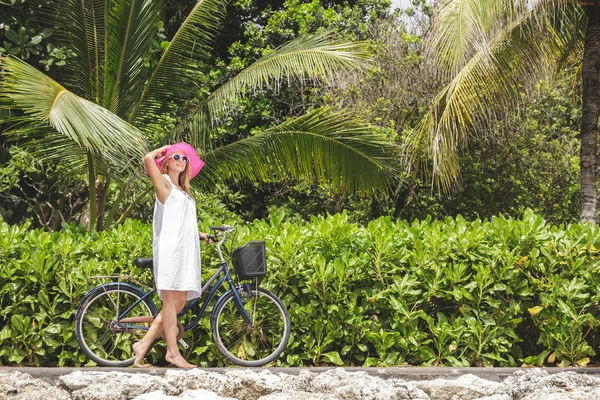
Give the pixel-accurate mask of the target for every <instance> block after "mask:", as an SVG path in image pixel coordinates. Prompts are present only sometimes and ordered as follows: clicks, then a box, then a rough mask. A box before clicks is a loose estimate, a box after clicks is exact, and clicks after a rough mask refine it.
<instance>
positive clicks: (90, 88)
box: [0, 0, 600, 366]
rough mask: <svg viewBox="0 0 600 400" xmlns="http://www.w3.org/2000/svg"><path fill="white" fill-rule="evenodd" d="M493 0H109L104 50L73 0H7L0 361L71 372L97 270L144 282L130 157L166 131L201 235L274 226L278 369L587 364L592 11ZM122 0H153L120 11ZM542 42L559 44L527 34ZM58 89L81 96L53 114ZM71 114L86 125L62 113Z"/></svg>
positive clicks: (551, 0) (147, 195)
mask: <svg viewBox="0 0 600 400" xmlns="http://www.w3.org/2000/svg"><path fill="white" fill-rule="evenodd" d="M502 1H503V0H493V1H492V0H491V1H489V2H485V5H486V6H487V7H489V8H486V9H485V10H486V12H481V13H475V14H473V12H474V11H473V10H475V8H473V7H474V6H475V5H477V4H483V3H481V2H480V1H479V0H453V1H450V2H444V4H445V5H446V8H442V9H435V8H431V7H429V6H428V5H427V4H426V2H425V1H424V0H413V1H412V4H413V6H412V7H411V9H408V10H392V9H391V5H390V2H389V0H349V1H340V0H332V1H327V2H325V1H317V0H313V1H300V0H277V1H270V2H266V1H263V0H234V1H230V2H225V1H221V0H203V1H202V2H200V3H204V5H202V4H200V3H198V2H197V1H196V0H174V1H169V2H164V3H163V2H157V1H154V0H140V1H137V2H132V1H125V0H118V1H114V2H113V3H111V4H113V5H114V9H112V11H111V12H112V14H110V18H107V19H106V21H110V23H108V22H107V24H108V25H107V26H109V28H110V29H108V31H107V32H105V34H106V35H105V37H104V36H102V35H100V36H101V37H99V38H96V39H98V40H99V41H102V40H105V39H106V46H107V49H109V51H108V52H106V53H104V52H102V51H100V50H99V52H98V59H97V60H92V58H93V57H89V54H87V55H86V51H84V50H85V49H87V48H88V47H86V46H88V45H89V44H90V42H89V40H90V38H91V37H93V35H91V36H90V35H88V36H85V35H79V34H78V33H80V31H79V29H82V25H81V23H82V21H83V20H84V19H77V18H83V17H82V15H83V14H80V13H79V11H78V10H79V8H78V7H75V6H76V5H77V4H79V3H78V2H74V1H72V0H60V1H57V2H54V1H48V0H27V1H25V0H11V1H8V2H6V1H5V2H0V71H1V72H0V85H2V86H0V364H1V365H7V364H26V365H61V366H63V365H65V366H67V365H68V366H71V365H72V366H79V365H85V364H86V363H87V360H85V358H84V356H83V354H82V352H81V351H80V350H79V349H78V346H77V343H76V340H75V337H74V329H73V317H74V313H75V309H76V307H77V305H78V303H79V301H80V299H81V298H82V296H83V295H84V294H85V292H86V291H87V290H88V289H89V288H90V287H91V286H92V285H95V284H96V283H97V282H88V281H87V278H88V277H89V276H93V275H100V274H111V273H125V274H130V273H131V274H133V275H135V276H138V277H139V279H140V280H142V281H144V282H146V283H151V277H150V276H149V274H148V273H147V272H142V271H139V270H137V268H135V267H134V266H133V264H132V262H131V261H132V260H133V258H134V257H137V256H149V255H150V253H151V250H150V246H151V229H150V225H149V223H150V218H151V210H152V203H153V199H152V196H151V194H152V193H151V185H150V182H149V180H148V179H147V178H146V176H145V175H144V173H143V171H142V169H141V159H140V157H139V156H140V155H141V154H142V153H143V151H144V150H145V149H147V148H148V147H156V146H159V145H162V144H165V143H171V142H174V141H179V140H186V141H190V142H191V143H192V144H194V146H195V147H196V148H197V149H198V151H199V152H200V154H201V156H202V158H203V159H205V160H206V161H207V167H206V168H205V169H204V171H203V172H202V173H201V174H200V175H199V178H197V179H195V181H196V182H194V184H195V187H194V188H193V189H194V193H195V198H196V200H197V204H198V213H199V215H198V216H199V221H200V224H201V229H204V230H206V227H207V226H208V225H210V224H212V223H221V222H225V223H232V222H233V223H235V224H236V225H237V226H238V228H239V237H238V244H242V243H243V242H244V241H246V240H250V239H265V240H267V246H268V252H269V253H268V256H269V275H268V277H267V279H265V281H264V282H263V284H264V285H265V286H266V287H268V288H271V289H272V290H273V291H274V292H275V293H276V294H277V295H278V296H280V297H281V298H282V300H283V301H284V303H285V304H286V305H287V306H288V307H289V310H290V315H291V317H292V329H293V332H292V338H291V340H290V344H289V346H288V349H287V351H286V352H285V353H284V356H283V357H282V358H280V359H279V360H278V361H277V363H278V364H279V365H293V366H295V365H320V364H337V365H366V366H370V365H380V366H387V365H404V364H410V365H453V366H481V365H485V366H491V365H493V366H519V365H522V364H527V365H560V366H566V365H586V364H587V363H588V362H590V361H591V362H598V361H599V360H598V358H597V357H596V353H595V349H596V346H597V341H596V335H597V333H598V327H599V323H598V321H599V320H598V318H599V315H598V301H599V300H600V297H599V296H600V287H599V286H598V273H599V270H598V268H599V264H598V258H599V253H598V250H597V249H600V243H599V241H600V233H599V232H598V229H597V226H596V225H595V224H583V223H582V224H578V223H577V221H579V220H580V218H581V216H582V210H583V209H582V206H581V205H582V202H581V198H582V194H581V193H582V190H581V183H580V182H582V181H581V176H582V174H581V168H582V167H581V165H582V164H581V163H582V157H581V155H582V154H583V153H582V151H586V152H588V153H589V150H590V149H592V148H593V146H590V145H587V146H582V145H581V140H582V139H581V138H582V136H581V134H582V115H583V111H582V110H583V106H584V103H585V101H584V99H583V97H584V92H585V91H586V88H589V82H590V81H589V80H588V81H586V82H588V83H587V84H584V82H583V81H582V75H581V74H582V68H581V67H582V59H583V40H584V37H585V27H586V24H587V21H588V18H590V16H594V15H595V14H594V15H592V14H591V11H590V10H592V9H595V8H597V9H600V5H597V3H594V4H588V5H585V6H584V5H577V4H571V3H569V2H566V3H565V2H561V1H556V0H540V1H538V2H535V3H536V8H535V9H533V8H532V9H528V8H527V7H525V8H519V7H520V6H521V5H523V4H525V3H523V2H510V1H509V0H506V1H505V3H511V4H513V3H514V4H515V5H516V6H515V8H514V9H512V8H506V7H496V6H499V5H502V4H503V3H502ZM85 3H86V4H89V5H90V7H91V5H92V4H95V5H96V6H98V5H99V4H104V2H103V1H94V0H90V1H89V2H87V0H86V2H85ZM134 3H135V4H141V3H144V4H146V5H149V8H143V7H138V8H135V9H136V10H138V11H139V10H142V11H139V13H138V14H137V17H139V18H138V19H137V20H135V22H131V21H129V22H127V21H126V18H125V16H126V12H125V11H126V8H127V7H133V6H132V4H134ZM567 3H568V4H567ZM461 4H462V5H463V6H464V7H462V8H461V7H459V6H460V5H461ZM117 5H118V6H117ZM150 6H151V7H150ZM202 7H208V8H206V9H203V8H202ZM538 8H539V9H540V10H542V11H543V12H539V13H535V12H532V11H535V10H538ZM132 10H133V8H132ZM457 10H462V12H463V14H460V13H458V14H457V12H458V11H457ZM482 10H483V9H482ZM58 11H60V12H58ZM205 11H206V12H207V13H208V14H207V13H205ZM134 14H135V13H134ZM209 14H210V15H212V16H213V17H214V18H213V19H211V20H204V19H202V16H203V15H209ZM132 15H133V14H132ZM598 15H600V13H599V14H598ZM189 16H192V17H191V18H188V17H189ZM104 17H106V16H104ZM458 17H462V18H466V19H467V20H468V21H469V24H462V25H460V26H462V27H465V26H470V27H475V28H477V29H473V30H472V31H469V32H471V33H472V32H479V34H481V35H482V37H485V38H487V39H488V40H485V41H484V42H485V43H488V45H489V46H488V47H485V46H483V47H478V46H479V43H481V42H482V41H481V40H479V39H482V38H474V37H470V36H468V35H463V36H461V33H465V32H464V31H460V30H459V29H455V28H456V26H457V25H456V24H455V23H453V22H452V21H453V19H452V18H458ZM598 18H599V19H600V17H598ZM515 21H521V22H522V25H519V24H516V23H515ZM574 21H576V23H575V22H574ZM594 21H595V20H594ZM432 22H437V23H438V25H434V26H432ZM78 23H80V24H79V25H78ZM83 25H85V24H83ZM519 26H521V28H519ZM519 29H524V30H525V32H527V34H525V35H523V34H522V33H523V31H519ZM544 29H553V30H554V31H555V32H556V35H546V34H545V33H543V30H544ZM534 31H535V32H537V33H536V34H534V33H533V32H534ZM123 32H129V33H130V34H131V35H132V37H136V38H137V39H139V40H137V41H135V40H134V41H133V43H138V45H137V46H133V47H132V48H130V47H127V45H126V43H132V42H131V41H129V42H128V41H126V40H124V39H123V37H122V36H121V33H123ZM431 32H433V33H434V36H431V35H430V34H431ZM436 32H437V33H436ZM540 32H542V33H540ZM315 34H316V35H317V36H310V35H315ZM135 35H138V36H135ZM318 35H323V36H318ZM182 37H183V38H184V39H181V38H182ZM197 37H202V41H201V42H202V43H201V46H200V51H198V47H197V46H196V42H194V41H189V40H185V38H187V39H190V38H197ZM456 37H462V38H463V39H461V40H462V41H461V40H457V41H454V42H452V43H450V42H449V41H450V40H452V38H456ZM539 37H541V38H544V39H550V38H554V39H556V43H543V42H544V41H540V43H539V46H538V43H533V42H531V41H528V40H523V41H521V40H520V39H519V38H539ZM475 39H477V40H475ZM492 39H493V40H492ZM290 41H291V42H292V45H288V47H281V46H283V45H285V44H286V43H290ZM598 42H599V43H600V41H598ZM94 43H95V44H94V46H97V47H96V48H97V49H102V46H101V45H99V44H98V43H99V42H98V43H96V42H94ZM340 43H342V45H340V46H338V47H336V44H340ZM450 44H453V45H454V47H452V46H450ZM323 49H325V52H326V53H327V54H328V56H327V57H331V58H327V57H323V58H318V57H316V56H315V54H318V53H321V52H323ZM510 49H513V50H512V51H511V50H510ZM434 50H437V51H434ZM298 52H300V53H302V52H304V53H306V54H308V55H306V56H305V57H304V58H302V59H301V61H300V62H301V63H303V65H304V67H305V68H293V67H295V66H297V65H298V64H297V59H296V58H294V57H295V54H296V53H298ZM556 54H560V55H561V56H560V57H554V56H555V55H556ZM273 55H277V56H278V57H273ZM482 55H483V56H482ZM549 55H552V56H553V57H552V59H549V58H548V56H549ZM269 57H271V58H269ZM478 57H479V58H478ZM486 57H492V59H493V60H496V61H497V60H500V61H501V62H500V64H494V63H491V62H489V63H488V62H487V61H489V60H490V59H489V58H486ZM273 58H275V59H281V60H283V61H281V62H271V63H270V61H269V60H271V61H272V59H273ZM367 59H368V62H367ZM140 60H142V62H139V61H140ZM165 60H166V61H165ZM348 60H351V62H348ZM468 60H475V61H477V60H480V61H481V60H483V61H482V62H478V63H475V65H476V66H477V67H476V68H473V69H468V68H466V66H472V65H473V64H471V63H470V62H469V61H468ZM21 61H24V62H25V63H22V62H21ZM95 62H98V65H97V67H98V68H99V69H98V70H102V71H103V72H102V73H99V72H98V70H95V69H94V68H92V69H90V71H95V72H89V73H88V72H86V73H82V72H81V71H84V70H85V71H88V70H87V69H86V68H87V67H89V65H91V64H90V63H92V64H93V63H95ZM502 62H504V64H502ZM540 62H542V64H543V66H544V68H541V67H540ZM86 63H87V64H86ZM88 64H89V65H88ZM349 64H357V65H356V66H358V64H360V66H361V68H352V67H353V66H355V65H349ZM94 65H95V64H94ZM261 65H262V66H264V65H266V67H265V68H264V69H263V70H261V71H263V72H264V74H261V73H256V70H257V69H258V70H260V69H261V67H257V66H261ZM597 65H600V63H598V64H597ZM515 66H517V67H515ZM503 68H504V69H503ZM506 68H508V69H509V70H510V73H506ZM253 71H254V72H253ZM459 71H461V72H460V73H459ZM502 71H504V72H505V73H503V72H502ZM592 75H593V74H592ZM588 76H589V71H588ZM505 78H508V79H505ZM153 79H157V80H158V81H157V82H158V84H152V81H153ZM40 82H41V83H43V85H41V84H40ZM90 82H91V83H90ZM94 82H95V83H94ZM155 82H156V81H155ZM59 83H60V84H62V85H64V88H66V89H67V90H68V95H69V96H71V97H70V98H71V99H75V100H77V101H79V100H81V99H87V100H89V101H90V102H92V103H94V106H93V107H92V106H91V105H90V104H88V103H85V104H87V105H88V106H90V107H92V108H89V109H88V108H86V107H87V106H86V107H82V108H71V109H69V108H68V107H67V108H65V109H62V114H61V118H62V119H61V123H60V124H57V123H56V122H55V121H56V120H55V119H54V120H53V122H51V123H50V124H49V123H47V122H46V121H45V120H44V118H47V117H48V116H49V115H50V112H51V109H52V108H51V107H49V106H48V104H51V105H52V107H54V100H56V99H57V98H58V97H57V96H55V97H53V93H50V92H51V91H52V90H55V89H56V90H59V89H60V88H59V86H58V85H59ZM165 83H168V84H165ZM592 83H593V82H592ZM38 84H40V86H39V87H38V89H39V90H37V89H36V93H34V94H33V95H32V94H31V93H28V90H29V88H30V87H31V86H32V85H38ZM42 86H44V87H42ZM61 87H62V86H61ZM49 88H50V89H52V90H50V89H49ZM105 88H112V90H104V89H105ZM9 92H10V95H6V93H9ZM24 93H25V95H26V96H25V97H27V96H28V97H27V99H26V101H23V97H21V98H18V97H19V96H21V95H23V94H24ZM440 93H441V94H440ZM11 96H12V97H11ZM15 96H16V97H17V98H16V99H15ZM588 96H589V93H588ZM42 100H43V101H42ZM144 102H145V103H144ZM142 103H143V104H142ZM81 104H83V102H82V103H81ZM587 104H589V102H588V103H587ZM144 105H147V107H145V106H144ZM98 106H101V107H103V108H104V109H106V110H108V111H109V113H106V114H103V113H102V112H101V111H100V110H101V109H100V108H99V107H98ZM65 110H66V111H65ZM31 114H34V117H36V118H31ZM100 114H102V118H100V119H93V118H97V117H98V115H100ZM81 115H84V116H85V117H86V118H87V117H89V118H92V119H93V120H94V121H96V122H97V124H92V125H94V127H96V128H98V129H97V131H94V132H93V134H90V132H88V131H87V130H86V129H87V128H89V126H86V127H85V128H86V129H77V127H75V128H73V129H70V128H66V129H65V126H66V125H68V124H67V122H69V121H71V120H72V119H73V118H75V119H76V118H78V117H80V116H81ZM92 119H90V120H92ZM592 119H593V118H592ZM84 120H85V118H84ZM590 120H591V119H590V115H589V112H588V114H587V118H586V121H588V122H587V124H588V125H590V124H589V121H590ZM457 121H458V122H457ZM459 122H460V123H459ZM75 125H77V124H75ZM591 125H593V123H592V124H591ZM597 125H598V124H597V122H596V124H595V126H594V127H593V128H595V129H596V130H595V131H594V132H593V133H594V135H597ZM111 127H112V128H111ZM113 128H115V129H113ZM586 129H587V131H586V132H587V134H588V136H589V133H590V128H589V126H588V128H586ZM123 132H126V133H127V134H128V135H129V136H128V137H129V139H131V140H129V139H127V138H126V137H125V136H124V134H123ZM88 135H90V136H89V137H88ZM110 135H114V136H110ZM107 137H108V138H109V139H110V140H107V139H106V138H107ZM90 138H91V142H90V143H92V144H91V145H90V144H89V143H88V142H86V140H88V139H90ZM315 138H316V139H315ZM84 139H85V140H84ZM113 140H114V143H113ZM86 143H87V144H86ZM94 143H95V144H94ZM331 143H334V144H331ZM438 144H439V145H440V146H441V147H436V146H437V145H438ZM444 144H447V146H446V147H444V146H443V145H444ZM348 148H350V149H351V151H346V150H347V149H348ZM356 154H360V156H359V157H357V156H356ZM589 156H590V155H589V154H586V157H588V161H585V163H584V164H585V166H586V168H587V170H589V169H590V168H592V169H594V168H595V167H594V166H593V165H595V164H594V163H595V160H594V163H592V164H593V165H592V164H590V162H589ZM594 157H596V156H594ZM274 160H275V161H274ZM138 161H139V162H138ZM591 165H592V167H590V166H591ZM343 170H345V171H348V170H351V171H352V172H351V173H346V174H342V173H339V171H343ZM588 172H589V171H588ZM588 175H589V174H588ZM593 175H594V177H593V179H595V173H594V174H593ZM586 182H587V183H586V185H587V190H586V193H587V194H586V196H587V200H586V201H587V203H586V204H587V205H586V212H588V211H589V209H590V204H591V203H590V201H589V200H590V199H589V197H590V191H591V193H592V194H593V193H594V192H595V191H596V189H594V188H592V189H590V182H589V179H588V181H586ZM592 197H594V198H595V197H596V196H592ZM586 215H587V217H586V218H585V219H586V220H592V218H591V216H590V215H589V213H588V214H586ZM95 216H97V217H95ZM95 219H97V220H98V221H97V223H94V220H95ZM94 228H96V230H94ZM203 251H204V253H203V265H204V266H205V269H204V273H205V274H207V275H208V274H210V272H211V268H209V267H208V265H209V264H208V260H209V259H210V257H211V256H212V255H213V253H212V252H213V250H212V249H211V248H210V247H203ZM187 339H189V340H188V343H190V344H191V350H190V352H189V353H188V354H186V358H187V359H188V360H189V361H190V362H193V363H196V364H198V365H202V366H214V365H221V364H222V363H223V360H222V359H221V358H220V357H219V353H218V352H217V351H216V348H215V347H214V345H213V344H212V340H211V337H210V335H209V324H208V320H207V319H205V321H203V326H202V328H198V329H197V330H195V331H194V332H191V333H188V334H187ZM163 353H164V347H163V345H162V344H160V345H158V346H157V347H156V348H155V350H154V351H153V353H152V354H151V358H152V360H153V361H154V362H160V360H162V359H163V358H164V357H163V356H164V354H163ZM152 360H151V361H152Z"/></svg>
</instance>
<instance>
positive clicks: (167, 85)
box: [128, 0, 227, 126]
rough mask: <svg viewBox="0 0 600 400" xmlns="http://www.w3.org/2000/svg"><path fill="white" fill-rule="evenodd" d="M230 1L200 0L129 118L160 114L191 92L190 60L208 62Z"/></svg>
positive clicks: (160, 62)
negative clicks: (172, 102) (170, 103)
mask: <svg viewBox="0 0 600 400" xmlns="http://www.w3.org/2000/svg"><path fill="white" fill-rule="evenodd" d="M226 3H227V0H199V1H198V3H197V4H196V5H195V6H194V8H193V9H192V11H191V12H190V14H189V15H188V17H187V18H186V20H185V21H184V22H183V24H182V25H181V27H180V28H179V30H178V31H177V32H176V33H175V36H174V37H173V39H172V40H171V42H170V44H169V47H167V49H166V50H165V51H164V53H163V54H162V56H161V58H160V60H159V61H158V64H157V66H156V67H155V69H154V71H153V72H152V74H151V76H150V77H149V79H148V81H147V82H146V84H145V86H144V88H143V91H142V93H141V95H140V97H139V99H138V101H137V102H136V103H135V105H134V106H133V109H132V112H131V114H130V115H129V118H128V121H138V122H136V126H141V125H143V124H142V123H141V121H143V120H144V117H145V116H146V115H152V114H153V113H154V114H156V113H160V112H161V111H162V110H164V109H165V108H166V107H168V106H169V102H170V101H176V100H181V95H182V94H183V93H185V92H189V89H190V84H193V82H190V71H189V69H190V63H191V62H194V61H200V62H206V61H208V58H209V57H210V50H211V49H212V46H213V45H214V43H213V42H214V38H215V35H216V32H217V29H218V27H219V26H220V24H221V21H222V20H223V19H224V17H225V11H226V10H225V8H226V7H225V6H226Z"/></svg>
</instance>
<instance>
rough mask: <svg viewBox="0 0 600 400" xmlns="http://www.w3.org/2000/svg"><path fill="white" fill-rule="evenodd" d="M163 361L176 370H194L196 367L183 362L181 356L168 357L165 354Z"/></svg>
mask: <svg viewBox="0 0 600 400" xmlns="http://www.w3.org/2000/svg"><path fill="white" fill-rule="evenodd" d="M165 359H166V360H167V361H168V362H170V363H171V364H173V365H174V366H176V367H177V368H196V365H194V364H190V363H189V362H187V361H185V359H184V358H183V357H182V356H181V354H178V355H176V356H170V355H169V354H168V353H167V355H166V356H165Z"/></svg>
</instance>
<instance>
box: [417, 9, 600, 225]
mask: <svg viewBox="0 0 600 400" xmlns="http://www.w3.org/2000/svg"><path fill="white" fill-rule="evenodd" d="M438 11H439V12H438V14H437V16H436V20H435V21H434V26H433V29H432V35H431V48H432V52H433V54H434V57H435V59H436V60H437V62H438V65H439V66H440V68H441V71H442V72H443V73H444V74H445V76H446V78H447V79H448V81H449V83H448V85H447V86H445V87H444V88H443V90H442V91H441V92H440V93H439V94H438V95H437V96H436V97H435V99H434V101H433V102H432V104H431V106H430V109H429V112H428V113H427V114H426V115H425V117H424V118H423V120H422V121H421V122H420V124H419V125H418V126H417V127H416V128H415V129H414V130H413V132H412V135H411V137H410V140H409V146H408V148H409V149H410V154H412V155H419V156H420V157H419V156H413V158H412V162H413V163H414V164H420V166H425V168H427V167H428V165H429V164H430V162H429V161H428V160H433V161H432V163H431V165H432V167H431V168H432V171H431V172H432V175H433V176H434V178H435V182H436V183H437V185H438V186H439V187H440V188H441V189H445V190H447V189H448V188H449V187H450V186H451V185H452V184H453V182H454V180H455V179H456V178H457V176H458V173H459V165H458V157H457V150H458V146H459V144H460V143H461V142H463V141H464V139H465V138H466V136H467V135H468V134H469V133H477V131H478V130H483V129H482V127H484V126H485V122H486V119H489V116H490V114H492V113H493V112H494V111H496V110H498V109H502V108H504V107H506V106H507V105H514V104H516V102H517V101H518V96H519V91H518V87H519V84H522V83H524V82H526V81H527V80H528V79H530V78H533V79H535V78H537V79H539V78H540V75H541V74H546V75H545V76H552V74H554V73H556V72H558V71H565V70H575V71H577V75H576V77H575V79H582V80H583V93H582V103H583V109H582V123H581V151H580V169H581V178H580V179H581V213H580V219H581V221H589V222H595V221H596V211H597V207H596V197H597V191H596V174H597V171H596V166H597V160H596V157H597V135H598V116H599V113H600V92H599V90H600V84H599V82H600V81H599V73H600V1H599V0H534V1H524V0H486V1H480V0H447V1H444V2H443V4H442V5H441V7H440V9H439V10H438ZM478 128H479V129H478ZM424 148H426V149H427V150H426V151H422V150H423V149H424Z"/></svg>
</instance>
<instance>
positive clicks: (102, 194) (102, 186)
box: [96, 176, 108, 232]
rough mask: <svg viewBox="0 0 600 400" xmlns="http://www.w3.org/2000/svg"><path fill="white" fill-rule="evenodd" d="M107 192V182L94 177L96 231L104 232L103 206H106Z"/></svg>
mask: <svg viewBox="0 0 600 400" xmlns="http://www.w3.org/2000/svg"><path fill="white" fill-rule="evenodd" d="M107 190H108V181H106V182H105V181H104V177H102V176H97V177H96V215H97V219H96V230H97V231H99V232H100V231H103V230H104V205H105V204H106V192H107Z"/></svg>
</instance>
